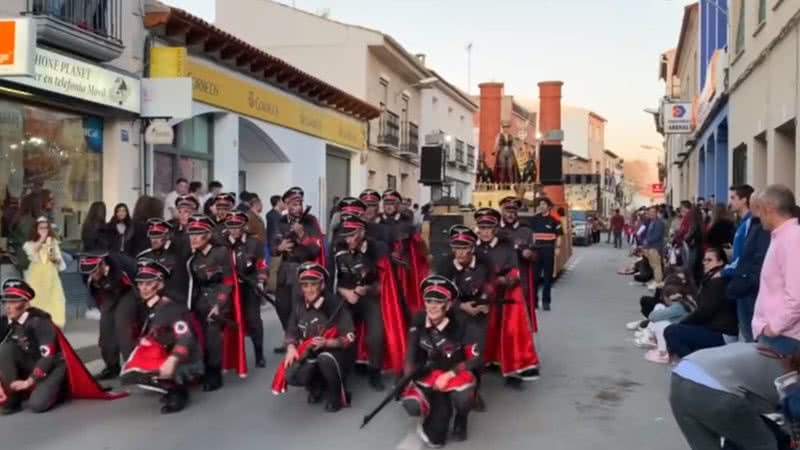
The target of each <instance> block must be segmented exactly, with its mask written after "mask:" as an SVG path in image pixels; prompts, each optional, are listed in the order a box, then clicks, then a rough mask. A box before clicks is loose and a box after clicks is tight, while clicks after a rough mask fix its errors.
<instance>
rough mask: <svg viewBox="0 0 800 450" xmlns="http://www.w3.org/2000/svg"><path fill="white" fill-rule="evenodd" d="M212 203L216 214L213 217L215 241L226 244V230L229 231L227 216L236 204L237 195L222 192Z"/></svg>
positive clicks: (218, 243)
mask: <svg viewBox="0 0 800 450" xmlns="http://www.w3.org/2000/svg"><path fill="white" fill-rule="evenodd" d="M211 203H212V204H213V205H214V216H213V217H211V220H212V221H213V222H214V233H213V237H214V242H215V243H216V244H217V245H224V243H225V242H226V241H227V239H226V238H225V232H226V231H227V230H226V229H225V218H226V217H228V213H229V212H231V211H232V210H233V207H234V205H235V204H236V197H235V196H234V195H233V194H229V193H227V192H222V193H219V194H217V195H215V196H214V198H213V199H212V200H211Z"/></svg>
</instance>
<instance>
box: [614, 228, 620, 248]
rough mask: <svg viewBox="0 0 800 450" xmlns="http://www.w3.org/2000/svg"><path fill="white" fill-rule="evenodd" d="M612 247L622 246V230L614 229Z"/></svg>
mask: <svg viewBox="0 0 800 450" xmlns="http://www.w3.org/2000/svg"><path fill="white" fill-rule="evenodd" d="M613 233H614V248H622V231H614V232H613Z"/></svg>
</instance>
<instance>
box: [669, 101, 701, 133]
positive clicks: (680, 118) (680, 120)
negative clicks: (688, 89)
mask: <svg viewBox="0 0 800 450" xmlns="http://www.w3.org/2000/svg"><path fill="white" fill-rule="evenodd" d="M661 117H663V118H664V133H665V134H689V133H691V132H692V131H693V130H694V126H693V125H692V103H691V102H664V105H663V106H662V110H661Z"/></svg>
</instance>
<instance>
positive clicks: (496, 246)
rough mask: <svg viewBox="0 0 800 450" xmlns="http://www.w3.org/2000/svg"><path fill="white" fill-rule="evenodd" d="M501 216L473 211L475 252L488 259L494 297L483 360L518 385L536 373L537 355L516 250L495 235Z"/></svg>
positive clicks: (510, 383) (483, 210) (489, 210)
mask: <svg viewBox="0 0 800 450" xmlns="http://www.w3.org/2000/svg"><path fill="white" fill-rule="evenodd" d="M500 220H501V215H500V213H499V212H498V211H497V210H495V209H492V208H481V209H479V210H477V211H475V222H476V223H477V225H478V245H477V248H476V253H477V254H478V256H479V257H480V258H482V259H485V260H486V261H488V263H489V267H490V268H491V271H492V280H493V283H492V284H493V290H494V291H495V300H496V301H495V302H494V303H492V304H491V305H490V307H489V321H488V325H487V331H486V347H485V349H486V350H485V355H484V360H485V362H487V363H490V364H494V363H496V364H499V366H500V369H501V371H502V374H503V377H505V382H506V385H507V386H509V387H511V388H516V389H520V388H521V387H522V382H523V381H527V380H534V379H536V378H537V377H538V376H539V357H538V355H537V354H536V348H535V346H534V342H533V324H532V323H531V320H530V314H528V310H527V306H526V302H525V296H524V294H523V292H522V285H521V282H520V273H519V269H518V262H517V251H516V250H515V249H514V245H513V244H512V243H511V242H508V241H506V240H504V239H501V238H499V237H498V236H497V229H498V227H499V225H500Z"/></svg>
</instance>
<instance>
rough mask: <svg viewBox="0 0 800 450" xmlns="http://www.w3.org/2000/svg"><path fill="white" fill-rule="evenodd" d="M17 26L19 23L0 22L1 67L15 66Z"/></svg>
mask: <svg viewBox="0 0 800 450" xmlns="http://www.w3.org/2000/svg"><path fill="white" fill-rule="evenodd" d="M16 26H17V23H16V22H14V21H13V20H12V21H5V22H0V66H10V65H13V64H14V43H15V40H16V39H15V38H16V31H17V30H16Z"/></svg>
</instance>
